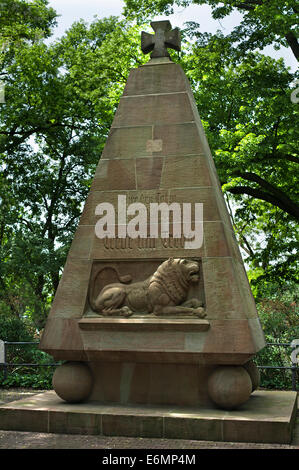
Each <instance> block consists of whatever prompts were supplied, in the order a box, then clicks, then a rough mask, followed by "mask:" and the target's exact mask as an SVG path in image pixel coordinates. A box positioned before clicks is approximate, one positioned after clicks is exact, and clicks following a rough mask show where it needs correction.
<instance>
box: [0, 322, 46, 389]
mask: <svg viewBox="0 0 299 470" xmlns="http://www.w3.org/2000/svg"><path fill="white" fill-rule="evenodd" d="M0 339H2V341H8V342H27V341H28V342H33V341H36V340H35V339H34V328H33V326H32V325H30V324H28V322H27V323H26V322H24V321H23V320H21V319H19V318H14V317H5V316H3V315H0ZM37 346H38V345H37V344H8V345H6V362H7V363H9V364H16V365H15V366H14V365H11V366H9V367H8V373H7V378H6V379H4V372H3V371H2V370H1V371H0V386H2V387H30V388H39V389H50V388H51V387H52V382H51V381H52V375H53V369H54V368H53V367H29V366H20V365H17V364H53V363H54V360H53V358H52V357H51V356H50V355H49V354H47V353H45V352H43V351H40V350H38V349H37Z"/></svg>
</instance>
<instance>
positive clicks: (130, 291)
mask: <svg viewBox="0 0 299 470" xmlns="http://www.w3.org/2000/svg"><path fill="white" fill-rule="evenodd" d="M104 269H107V268H105V267H104V268H103V269H101V270H100V271H99V272H98V273H97V275H96V276H95V278H94V280H93V282H92V283H91V289H90V292H89V303H90V306H91V308H92V310H93V311H94V312H96V313H97V314H100V315H102V316H120V317H130V316H131V315H133V314H152V315H155V316H197V317H199V318H204V317H205V316H206V313H205V310H204V308H203V301H201V300H199V299H197V298H191V299H190V298H189V299H188V292H189V289H190V288H191V286H192V285H193V286H194V285H195V284H196V283H198V282H199V280H200V267H199V263H198V262H197V261H195V260H188V259H183V258H169V259H168V260H166V261H164V262H163V263H161V264H160V265H159V266H158V268H157V269H156V271H155V272H154V273H153V274H152V275H150V276H149V277H148V278H147V279H145V280H144V281H139V282H132V276H131V275H130V274H128V275H122V276H121V275H119V273H118V271H117V270H116V268H112V267H109V269H113V271H114V272H115V274H116V276H117V279H118V281H119V282H118V283H113V284H110V283H109V284H107V285H105V286H104V287H103V288H102V289H101V291H100V292H99V293H98V294H97V295H95V293H94V292H95V286H96V284H97V278H98V276H99V274H100V273H101V272H102V271H103V270H104Z"/></svg>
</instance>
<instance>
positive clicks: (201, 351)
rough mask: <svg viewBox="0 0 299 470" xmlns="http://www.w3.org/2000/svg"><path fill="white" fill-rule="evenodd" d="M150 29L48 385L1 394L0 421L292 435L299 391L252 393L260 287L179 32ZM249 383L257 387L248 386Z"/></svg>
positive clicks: (109, 150) (76, 247) (105, 158)
mask: <svg viewBox="0 0 299 470" xmlns="http://www.w3.org/2000/svg"><path fill="white" fill-rule="evenodd" d="M152 27H153V29H154V31H155V35H151V34H148V33H142V38H141V39H142V41H141V42H142V50H143V52H144V53H149V52H151V59H150V60H149V61H148V62H147V64H145V65H144V66H141V67H139V68H138V69H134V70H132V71H131V73H130V76H129V78H128V81H127V84H126V87H125V90H124V93H123V96H122V98H121V99H120V103H119V106H118V109H117V112H116V114H115V117H114V121H113V124H112V127H111V130H110V134H109V136H108V139H107V143H106V145H105V148H104V151H103V154H102V156H101V159H100V161H99V164H98V167H97V169H96V173H95V177H94V180H93V182H92V185H91V189H90V193H89V195H88V198H87V201H86V204H85V207H84V210H83V213H82V216H81V219H80V222H79V225H78V228H77V231H76V233H75V237H74V240H73V243H72V245H71V248H70V251H69V254H68V257H67V261H66V265H65V268H64V272H63V275H62V278H61V281H60V284H59V287H58V289H57V292H56V296H55V299H54V302H53V305H52V309H51V312H50V315H49V317H48V320H47V324H46V327H45V330H44V333H43V336H42V340H41V343H40V348H41V349H42V350H44V351H46V352H48V353H50V354H51V355H52V356H53V357H54V358H55V359H56V360H62V361H64V363H63V364H62V365H60V366H59V367H58V368H57V369H56V371H55V373H54V375H53V388H54V390H55V392H54V391H53V390H51V391H46V392H43V393H41V394H39V395H35V396H33V397H32V398H30V399H28V398H26V399H24V400H18V401H16V402H12V403H7V404H5V405H1V404H0V428H1V429H6V430H17V431H38V432H50V433H79V434H100V435H104V436H131V437H132V436H137V437H155V438H157V437H158V438H182V439H200V440H202V439H206V440H215V441H239V442H264V443H273V442H276V443H290V442H291V439H292V431H293V428H294V423H295V419H296V410H297V403H296V400H297V394H296V392H290V391H283V392H281V391H276V392H273V391H270V392H269V391H265V390H256V389H257V387H258V384H259V373H258V370H257V368H256V366H255V365H254V363H253V362H252V358H253V357H254V355H255V354H256V352H257V351H259V350H260V349H261V348H263V347H264V345H265V342H264V336H263V332H262V328H261V326H260V323H259V319H258V315H257V311H256V308H255V303H254V299H253V297H252V294H251V291H250V287H249V284H248V280H247V276H246V272H245V269H244V266H243V261H242V258H241V256H240V252H239V248H238V244H237V241H236V239H235V236H234V231H233V228H232V225H231V221H230V217H229V214H228V211H227V208H226V205H225V201H224V198H223V194H222V191H221V187H220V184H219V181H218V177H217V172H216V169H215V166H214V162H213V158H212V155H211V152H210V149H209V145H208V142H207V140H206V137H205V134H204V131H203V128H202V124H201V121H200V118H199V115H198V111H197V108H196V104H195V101H194V98H193V95H192V91H191V89H190V85H189V82H188V80H187V78H186V76H185V74H184V72H183V70H182V68H181V67H180V66H179V65H178V64H176V63H173V62H172V61H171V60H170V57H169V54H168V51H167V48H170V47H172V48H174V49H175V50H179V49H180V35H179V31H178V29H177V28H176V29H171V25H170V23H169V21H159V22H153V23H152ZM252 392H253V393H252Z"/></svg>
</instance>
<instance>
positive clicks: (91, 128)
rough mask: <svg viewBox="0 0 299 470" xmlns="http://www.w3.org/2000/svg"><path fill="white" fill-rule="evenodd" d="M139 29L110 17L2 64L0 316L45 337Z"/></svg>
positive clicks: (80, 25) (138, 58) (136, 55)
mask: <svg viewBox="0 0 299 470" xmlns="http://www.w3.org/2000/svg"><path fill="white" fill-rule="evenodd" d="M138 42H139V30H138V28H137V27H132V26H130V25H126V24H125V23H121V22H118V20H117V18H114V17H111V18H107V19H104V20H97V21H95V22H94V23H92V24H91V25H90V27H88V26H87V25H86V24H85V23H84V22H83V21H80V22H77V23H75V24H74V25H73V26H72V28H71V29H70V30H69V31H68V32H67V33H66V34H65V35H64V36H63V38H62V39H61V41H57V42H56V43H54V44H52V45H49V46H47V45H46V44H45V43H43V42H41V41H39V42H35V43H25V44H23V45H22V47H20V48H19V49H18V50H16V51H15V53H14V56H13V59H12V60H11V61H6V62H4V63H3V64H2V69H3V71H4V72H5V75H6V79H5V82H6V88H5V96H6V103H5V105H3V106H0V157H1V161H2V162H1V167H2V178H0V204H1V207H0V208H1V212H0V227H1V229H0V258H1V260H2V263H1V265H0V286H1V289H0V308H1V311H2V312H7V313H10V314H13V315H15V316H27V317H29V318H31V319H32V321H33V322H34V324H35V325H36V327H37V328H38V329H39V330H41V329H42V328H43V326H44V324H45V321H46V318H47V315H48V312H49V306H50V304H51V301H52V299H53V294H54V293H55V290H56V289H57V287H58V282H59V277H60V274H61V271H62V268H63V265H64V263H65V259H66V255H67V252H68V249H69V247H70V243H71V240H72V238H73V235H74V231H75V228H76V226H77V224H78V220H79V216H80V214H81V211H82V205H83V202H84V201H85V199H86V197H87V194H88V189H89V186H90V182H91V178H92V175H93V174H94V171H95V166H96V164H97V162H98V159H99V156H100V154H101V151H102V148H103V145H104V143H105V141H106V138H107V135H108V132H109V129H110V126H111V122H112V119H113V115H114V112H115V109H116V105H117V103H118V101H119V98H120V95H121V93H122V90H123V88H124V86H125V83H126V80H127V77H128V74H129V71H130V68H131V67H133V66H136V64H137V63H138V64H142V63H143V61H144V60H145V58H144V57H143V56H142V53H141V51H138V52H136V51H137V43H138Z"/></svg>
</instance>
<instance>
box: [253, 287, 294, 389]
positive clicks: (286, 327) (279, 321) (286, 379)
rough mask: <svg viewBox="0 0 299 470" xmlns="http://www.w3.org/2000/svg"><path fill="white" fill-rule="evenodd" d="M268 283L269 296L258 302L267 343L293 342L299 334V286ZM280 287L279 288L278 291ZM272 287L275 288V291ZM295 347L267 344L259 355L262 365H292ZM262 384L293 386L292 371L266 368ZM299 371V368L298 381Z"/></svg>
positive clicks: (270, 386) (274, 386)
mask: <svg viewBox="0 0 299 470" xmlns="http://www.w3.org/2000/svg"><path fill="white" fill-rule="evenodd" d="M269 287H270V286H268V289H267V291H266V294H267V298H264V299H261V301H260V302H259V303H258V304H257V307H258V312H259V317H260V321H261V324H262V327H263V331H264V334H265V338H266V342H267V343H286V344H287V343H291V342H292V340H293V339H296V338H299V322H298V318H299V310H298V294H299V291H298V287H297V289H296V286H294V285H293V286H291V289H285V291H281V290H279V289H278V288H277V286H275V285H272V286H271V288H270V289H269ZM275 287H276V292H275ZM271 291H272V292H271ZM291 352H292V350H291V348H290V347H285V346H275V345H274V346H267V347H265V348H264V349H263V350H262V351H260V352H259V353H258V354H257V356H256V359H255V362H256V363H257V364H258V365H268V366H285V367H290V366H291V357H290V356H291ZM261 379H262V380H261V386H262V387H265V388H272V389H291V388H292V372H291V370H287V369H281V370H279V369H262V370H261ZM298 381H299V373H298V371H297V385H298Z"/></svg>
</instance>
